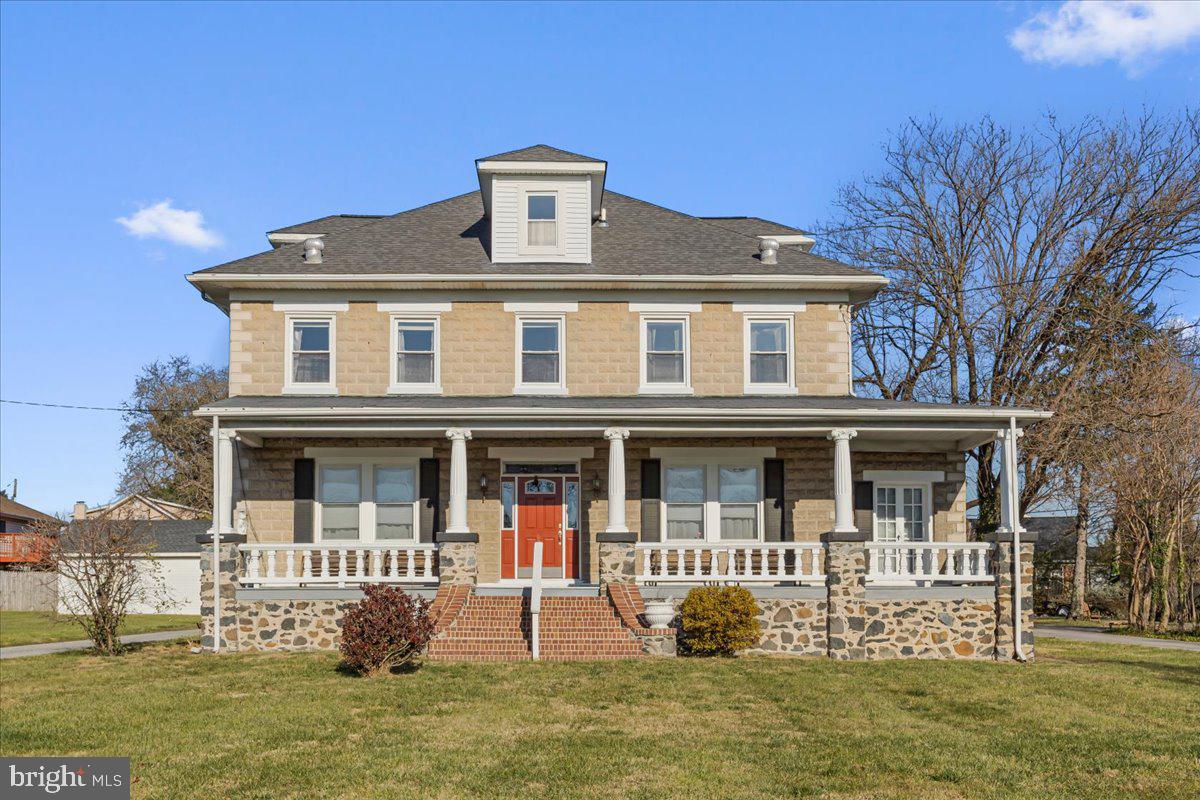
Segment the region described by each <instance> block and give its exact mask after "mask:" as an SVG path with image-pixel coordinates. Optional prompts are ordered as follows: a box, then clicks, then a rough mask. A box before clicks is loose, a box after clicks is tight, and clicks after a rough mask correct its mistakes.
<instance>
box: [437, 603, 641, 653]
mask: <svg viewBox="0 0 1200 800" xmlns="http://www.w3.org/2000/svg"><path fill="white" fill-rule="evenodd" d="M440 595H441V593H440V592H439V597H440ZM435 602H436V601H435ZM451 602H452V601H451V600H450V599H449V598H448V599H447V600H446V601H445V602H443V604H442V605H441V606H439V610H440V611H443V612H445V611H446V610H447V609H448V608H449V607H450V603H451ZM443 618H444V613H443ZM451 619H452V621H451V622H449V624H448V625H445V626H444V627H439V631H440V632H439V634H438V635H437V637H436V638H435V639H434V640H433V641H431V642H430V643H429V651H428V657H429V659H430V660H431V661H520V660H526V659H530V658H532V657H533V654H532V651H531V644H530V641H531V634H530V615H529V601H528V599H527V598H524V597H482V596H480V595H476V594H470V592H469V589H468V590H467V596H466V597H465V598H464V602H463V604H462V605H461V610H459V611H458V613H457V615H455V616H454V617H452V618H451ZM641 654H642V647H641V645H640V644H639V642H638V640H637V639H636V638H635V637H634V636H633V635H632V634H631V633H630V631H629V630H628V629H627V628H626V627H625V626H624V625H623V624H622V623H621V620H620V618H619V617H618V616H617V614H616V613H615V611H614V609H613V607H612V605H611V604H610V603H609V600H608V598H607V597H543V598H542V613H541V657H542V658H544V659H546V660H548V661H574V660H579V661H584V660H595V659H614V658H633V657H635V656H639V655H641Z"/></svg>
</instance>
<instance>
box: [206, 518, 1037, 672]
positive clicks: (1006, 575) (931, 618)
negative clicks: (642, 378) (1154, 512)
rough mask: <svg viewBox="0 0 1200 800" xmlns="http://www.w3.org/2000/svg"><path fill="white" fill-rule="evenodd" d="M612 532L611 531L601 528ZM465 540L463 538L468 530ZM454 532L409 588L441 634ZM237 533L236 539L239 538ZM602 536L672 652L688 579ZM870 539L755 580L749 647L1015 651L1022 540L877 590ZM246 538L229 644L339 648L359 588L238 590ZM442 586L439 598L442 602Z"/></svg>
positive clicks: (656, 642) (461, 553)
mask: <svg viewBox="0 0 1200 800" xmlns="http://www.w3.org/2000/svg"><path fill="white" fill-rule="evenodd" d="M601 536H603V534H602V535H601ZM459 537H463V535H461V534H460V535H459ZM459 537H456V538H455V539H453V540H450V541H443V542H440V544H439V559H438V563H439V571H440V579H441V583H440V587H406V590H407V591H411V592H415V593H418V594H421V595H422V596H425V597H427V599H430V600H432V601H433V602H434V605H433V608H432V612H433V613H434V615H435V619H436V621H437V624H438V628H439V630H442V629H444V628H445V627H446V626H448V625H449V624H450V623H451V622H452V621H453V619H454V618H455V616H456V615H457V614H458V612H459V611H460V610H461V609H462V607H463V604H464V603H465V602H466V600H467V598H469V596H470V595H471V593H472V589H473V586H474V583H475V579H476V575H477V556H476V547H477V545H476V543H475V542H473V541H464V540H463V538H465V537H463V538H459ZM231 538H232V537H231ZM611 538H612V539H621V540H620V541H613V540H609V541H605V540H603V539H600V540H599V541H598V546H599V553H598V555H599V560H600V566H601V569H600V578H601V584H602V586H603V595H604V596H605V597H606V598H607V599H608V601H609V603H610V604H611V606H612V608H613V611H614V612H615V613H616V615H617V616H618V617H619V619H620V620H621V622H622V624H623V625H624V626H625V627H626V628H627V629H628V630H629V631H630V633H632V634H633V636H634V637H636V639H637V641H638V643H639V644H640V645H641V649H642V652H643V653H644V654H648V655H656V656H674V655H675V654H676V644H677V639H678V638H679V627H680V620H679V617H678V613H679V610H680V608H681V606H682V604H683V600H684V598H685V597H686V595H687V592H688V591H689V590H690V588H692V587H689V586H684V585H659V586H649V585H647V586H639V585H638V584H637V583H636V582H635V574H636V572H635V570H636V560H635V559H636V548H635V545H634V543H633V542H632V541H628V540H627V539H629V538H630V537H629V535H625V534H622V535H613V536H612V537H611ZM864 538H865V537H863V536H861V535H860V534H829V535H828V536H827V537H826V550H825V553H826V565H825V570H826V576H827V580H826V585H825V586H750V587H748V588H749V589H750V591H751V593H752V594H754V596H755V601H756V602H757V604H758V607H759V609H760V613H759V617H758V619H759V624H760V627H761V631H762V634H761V637H760V639H759V642H758V644H757V645H755V646H754V647H752V648H749V649H748V650H747V651H746V652H748V653H761V654H772V655H803V656H825V657H829V658H834V659H838V660H874V659H889V658H925V659H943V658H968V659H988V660H991V659H995V660H1002V661H1008V660H1012V659H1014V658H1016V649H1015V647H1014V629H1015V625H1014V622H1015V619H1014V614H1013V611H1014V609H1013V602H1012V596H1011V595H1012V559H1011V554H1012V542H1011V539H1010V540H1009V541H1007V542H1005V541H1003V540H1002V541H1000V542H999V543H998V546H997V548H996V551H995V563H994V567H993V573H994V574H995V575H996V581H995V583H994V584H992V585H988V584H984V585H964V586H958V585H944V586H904V587H878V586H873V585H870V584H868V583H867V581H866V564H867V560H866V552H865V548H864V547H863V540H864ZM202 553H203V555H202V557H201V613H202V614H203V623H204V626H203V636H202V640H201V644H202V646H203V647H204V648H205V649H207V650H212V649H214V643H215V637H214V632H213V611H214V597H215V595H214V586H213V583H212V549H211V545H209V546H208V547H207V548H205V549H203V550H202ZM1021 560H1022V572H1023V577H1022V585H1023V588H1024V592H1023V597H1022V614H1021V617H1022V636H1021V640H1022V645H1023V647H1022V651H1023V652H1022V655H1023V656H1024V658H1025V659H1026V660H1029V659H1032V658H1033V653H1034V648H1033V616H1032V588H1031V584H1032V579H1033V574H1032V573H1033V546H1032V543H1025V542H1022V545H1021ZM237 564H238V553H237V543H236V542H228V543H226V542H224V541H223V542H222V545H221V550H220V585H219V587H217V588H216V590H217V591H219V594H220V598H221V615H220V616H221V618H220V624H219V626H218V629H219V632H220V636H221V648H220V649H221V651H223V652H246V651H266V650H331V649H336V647H337V646H338V642H339V640H340V635H341V625H342V617H343V614H344V613H345V610H346V608H347V607H348V606H349V605H350V604H351V603H353V602H355V601H356V600H357V599H358V598H359V597H361V592H360V591H358V590H357V589H349V588H348V589H332V588H318V589H303V588H284V587H280V588H273V589H253V588H249V589H248V588H245V587H239V586H238V585H237V583H236V580H235V578H234V575H235V574H236V569H237ZM435 594H436V599H435ZM646 599H656V600H669V601H670V602H671V603H672V604H673V605H674V607H675V609H676V613H677V616H676V619H675V620H674V622H673V623H672V625H671V626H670V627H667V628H648V627H646V625H645V623H644V616H643V615H644V613H645V600H646Z"/></svg>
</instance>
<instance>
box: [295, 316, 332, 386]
mask: <svg viewBox="0 0 1200 800" xmlns="http://www.w3.org/2000/svg"><path fill="white" fill-rule="evenodd" d="M287 325H288V332H287V345H288V346H287V360H288V364H287V371H286V372H285V373H284V374H285V380H284V390H285V391H289V392H332V391H334V386H333V374H334V348H333V342H334V321H333V316H332V315H329V316H318V317H309V316H304V317H288V318H287Z"/></svg>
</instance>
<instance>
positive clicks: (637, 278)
mask: <svg viewBox="0 0 1200 800" xmlns="http://www.w3.org/2000/svg"><path fill="white" fill-rule="evenodd" d="M187 280H188V282H189V283H192V284H196V285H198V286H199V285H204V284H215V285H218V286H219V285H222V284H253V283H266V284H298V285H302V284H309V283H316V284H324V283H368V284H369V283H379V284H398V285H406V284H413V283H432V284H436V285H443V284H447V283H464V282H465V283H478V284H483V285H489V286H495V285H503V284H523V285H524V284H532V285H533V286H534V287H544V286H545V285H546V284H547V283H569V284H589V283H592V284H612V283H617V284H621V283H627V284H644V285H650V286H653V285H658V284H666V285H672V284H697V283H699V284H728V283H747V284H766V285H775V284H798V285H803V286H809V287H821V286H834V287H843V286H847V285H848V286H861V287H876V286H886V285H887V284H888V279H887V278H884V277H882V276H879V275H796V274H791V275H786V274H782V275H762V274H755V273H729V274H726V275H653V274H650V275H579V274H565V275H538V274H530V275H521V274H513V275H488V274H480V273H446V272H437V273H433V272H431V273H414V274H411V275H400V274H396V273H376V274H362V273H342V274H336V273H334V274H321V273H311V272H310V273H295V272H289V273H281V274H270V273H252V274H251V273H234V272H210V273H201V272H193V273H192V274H190V275H188V276H187ZM523 288H524V287H523Z"/></svg>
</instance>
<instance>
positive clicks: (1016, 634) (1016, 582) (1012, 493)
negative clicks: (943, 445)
mask: <svg viewBox="0 0 1200 800" xmlns="http://www.w3.org/2000/svg"><path fill="white" fill-rule="evenodd" d="M1008 435H1009V442H1011V443H1012V446H1011V447H1006V448H1005V451H1006V453H1007V456H1008V460H1009V462H1010V463H1011V464H1012V471H1011V472H1009V473H1008V474H1009V476H1010V479H1009V480H1008V493H1009V508H1010V509H1012V536H1013V559H1012V561H1013V618H1014V619H1013V655H1015V656H1016V658H1017V661H1021V662H1024V661H1026V660H1027V659H1026V657H1025V651H1024V649H1023V648H1022V647H1021V532H1022V531H1024V530H1025V528H1024V526H1022V525H1021V506H1020V502H1021V490H1020V487H1018V486H1017V418H1016V417H1009V419H1008ZM1005 469H1008V464H1006V465H1005Z"/></svg>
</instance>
